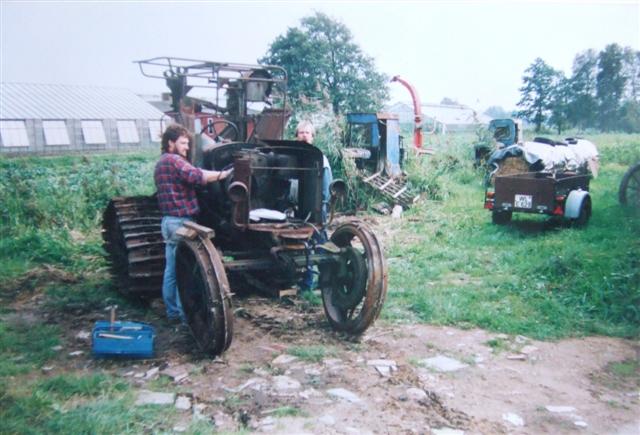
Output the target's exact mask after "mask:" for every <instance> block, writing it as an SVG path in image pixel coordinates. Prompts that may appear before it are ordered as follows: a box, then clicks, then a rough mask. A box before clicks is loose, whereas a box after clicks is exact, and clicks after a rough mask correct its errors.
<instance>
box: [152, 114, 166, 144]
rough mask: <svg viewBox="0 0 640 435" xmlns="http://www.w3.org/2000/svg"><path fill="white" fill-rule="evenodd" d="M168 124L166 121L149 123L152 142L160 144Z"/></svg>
mask: <svg viewBox="0 0 640 435" xmlns="http://www.w3.org/2000/svg"><path fill="white" fill-rule="evenodd" d="M166 124H167V123H166V122H165V120H164V119H163V120H155V119H154V120H150V121H149V137H150V138H151V142H160V141H161V139H162V133H163V132H164V129H165V128H166V126H167V125H166Z"/></svg>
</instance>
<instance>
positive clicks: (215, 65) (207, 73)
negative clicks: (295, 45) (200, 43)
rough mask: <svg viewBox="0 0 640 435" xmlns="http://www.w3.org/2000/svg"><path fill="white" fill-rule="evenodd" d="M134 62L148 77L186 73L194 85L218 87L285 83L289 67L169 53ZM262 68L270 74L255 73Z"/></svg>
mask: <svg viewBox="0 0 640 435" xmlns="http://www.w3.org/2000/svg"><path fill="white" fill-rule="evenodd" d="M134 63H137V64H138V66H139V67H140V72H141V73H142V75H144V76H146V77H152V78H158V79H167V78H171V77H186V78H188V79H190V80H189V83H188V85H189V86H191V87H205V88H215V87H221V86H224V85H225V84H228V83H229V82H230V81H233V80H238V81H252V82H267V83H277V84H284V85H285V86H286V82H287V71H286V70H285V69H284V68H282V67H280V66H277V65H251V64H243V63H230V62H214V61H208V60H198V59H186V58H181V57H168V56H161V57H153V58H151V59H144V60H136V61H134ZM260 70H263V71H266V72H267V73H268V76H266V77H265V76H263V77H260V76H256V75H255V74H254V75H252V73H255V72H256V71H260Z"/></svg>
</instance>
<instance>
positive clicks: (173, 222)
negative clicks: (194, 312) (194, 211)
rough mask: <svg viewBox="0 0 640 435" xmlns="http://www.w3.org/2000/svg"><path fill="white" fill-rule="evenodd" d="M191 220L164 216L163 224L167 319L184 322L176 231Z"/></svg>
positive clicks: (164, 293) (163, 280)
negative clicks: (179, 284)
mask: <svg viewBox="0 0 640 435" xmlns="http://www.w3.org/2000/svg"><path fill="white" fill-rule="evenodd" d="M190 220H191V218H188V217H175V216H164V217H163V218H162V224H161V229H162V238H163V239H164V243H165V260H166V266H165V268H164V277H163V279H162V299H163V300H164V305H165V308H166V309H167V317H168V318H169V319H181V320H182V321H183V322H184V321H185V317H184V312H183V311H182V304H181V303H180V295H178V287H177V285H176V248H177V246H178V238H177V236H176V231H177V230H178V228H180V227H182V224H183V223H184V222H186V221H190Z"/></svg>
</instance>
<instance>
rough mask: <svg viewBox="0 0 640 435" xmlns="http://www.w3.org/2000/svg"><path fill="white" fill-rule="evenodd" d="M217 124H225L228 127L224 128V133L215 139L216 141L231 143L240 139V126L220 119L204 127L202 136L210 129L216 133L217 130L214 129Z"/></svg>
mask: <svg viewBox="0 0 640 435" xmlns="http://www.w3.org/2000/svg"><path fill="white" fill-rule="evenodd" d="M216 124H225V125H226V127H224V128H223V129H222V131H221V132H220V133H218V134H217V135H216V136H215V137H214V138H213V140H214V141H216V142H222V141H223V140H228V141H231V142H235V141H237V140H238V138H239V137H240V129H239V128H238V126H237V125H235V124H234V123H233V122H231V121H227V120H226V119H218V120H215V121H213V122H212V123H211V124H207V125H205V126H204V127H202V130H200V134H203V133H204V132H205V131H206V130H207V129H209V128H211V129H212V130H213V131H214V132H215V131H216V129H215V128H213V126H214V125H216Z"/></svg>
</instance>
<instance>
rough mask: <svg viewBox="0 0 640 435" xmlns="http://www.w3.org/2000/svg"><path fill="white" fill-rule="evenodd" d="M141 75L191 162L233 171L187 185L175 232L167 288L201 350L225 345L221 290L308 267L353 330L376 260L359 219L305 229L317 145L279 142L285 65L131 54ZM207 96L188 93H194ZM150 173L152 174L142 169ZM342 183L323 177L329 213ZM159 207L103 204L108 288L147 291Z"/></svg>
mask: <svg viewBox="0 0 640 435" xmlns="http://www.w3.org/2000/svg"><path fill="white" fill-rule="evenodd" d="M138 64H139V66H140V69H141V71H142V73H143V74H144V75H146V76H149V77H156V78H161V79H164V80H166V82H167V85H168V87H169V89H170V90H171V95H172V103H173V104H172V106H173V111H172V112H170V113H168V116H170V117H171V118H173V120H175V121H176V122H179V123H180V124H182V125H184V126H185V127H187V128H188V129H189V130H190V131H192V132H193V134H194V138H195V147H192V151H193V152H192V154H193V155H192V156H191V159H192V161H193V162H194V164H196V165H197V166H199V167H202V168H204V169H210V170H222V169H224V168H228V167H233V168H234V172H233V175H232V176H230V177H229V178H227V179H225V180H224V182H221V183H213V184H210V185H207V186H206V187H205V188H202V189H201V190H199V191H198V201H199V203H200V208H201V213H200V216H199V217H198V219H197V222H194V223H188V224H186V225H185V226H184V227H183V228H181V229H180V230H178V233H179V235H180V236H181V241H180V242H179V244H178V248H177V251H176V257H177V260H176V273H177V282H178V292H179V294H180V298H181V301H182V305H183V308H184V311H185V315H186V318H187V323H188V325H189V327H190V329H191V332H192V334H193V336H194V338H195V341H196V343H197V344H198V346H199V347H200V349H201V350H202V351H204V352H206V353H208V354H210V355H217V354H220V353H222V352H224V351H225V350H226V349H227V348H228V347H229V345H230V344H231V340H232V335H233V312H232V300H231V299H232V294H233V293H236V292H238V291H240V290H241V289H243V288H248V287H249V288H254V289H258V290H261V291H263V292H269V293H271V294H275V295H282V294H284V292H287V291H290V290H291V289H293V288H294V287H295V285H296V283H298V282H299V281H300V280H301V279H302V277H303V276H304V275H305V273H307V272H308V271H309V270H312V271H313V272H314V273H316V274H317V275H318V287H319V289H320V290H321V296H322V301H323V306H324V311H325V314H326V316H327V319H328V321H329V324H330V325H331V326H332V327H333V328H334V329H336V330H338V331H343V332H345V333H348V334H361V333H362V332H363V331H365V330H366V328H367V327H369V326H370V325H371V324H372V322H373V321H374V320H375V319H376V317H377V316H378V314H379V313H380V310H381V308H382V304H383V302H384V299H385V295H386V291H387V267H386V262H385V258H384V255H383V250H382V247H381V244H380V242H379V241H378V238H377V237H376V235H375V234H374V233H373V232H372V231H371V230H370V229H369V228H368V227H367V226H366V225H365V224H364V223H362V222H360V221H357V220H354V221H350V222H347V223H343V224H341V225H339V226H337V228H335V230H334V231H333V233H332V234H331V236H330V238H329V242H326V243H322V244H320V243H317V242H316V240H319V239H320V238H319V237H314V235H315V234H318V233H320V232H322V231H324V230H326V228H325V224H324V223H323V221H322V192H321V189H322V160H323V157H322V153H321V151H320V150H319V149H317V148H316V147H314V146H312V145H308V144H305V143H302V142H297V141H287V140H282V135H283V131H284V127H285V125H286V122H287V118H288V113H287V110H286V105H285V101H286V73H285V71H284V70H283V69H282V68H279V67H275V66H265V65H240V64H230V63H218V62H208V61H197V60H190V59H178V58H168V57H163V58H154V59H148V60H142V61H138ZM197 89H198V90H202V91H208V92H209V93H210V94H209V97H208V98H206V99H205V98H202V97H200V96H193V97H191V96H187V94H188V93H194V94H195V90H197ZM149 176H151V174H149ZM344 189H345V184H344V182H342V181H341V180H336V181H334V182H333V184H332V185H331V188H330V190H331V201H330V202H331V218H333V208H334V204H335V200H336V198H338V197H339V196H341V195H344ZM160 222H161V214H160V212H159V209H158V205H157V201H156V199H155V197H154V196H149V197H127V198H124V197H120V198H114V199H113V200H111V201H110V203H109V204H108V206H107V209H106V210H105V212H104V220H103V238H104V242H105V249H106V251H107V252H108V254H109V257H110V261H111V266H112V269H113V272H114V275H115V277H116V279H117V281H118V284H119V288H120V289H121V290H122V291H123V292H125V293H126V294H128V295H131V296H135V297H142V298H151V297H158V296H160V293H161V287H162V274H163V270H164V262H165V259H164V242H163V239H162V236H161V232H160Z"/></svg>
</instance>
